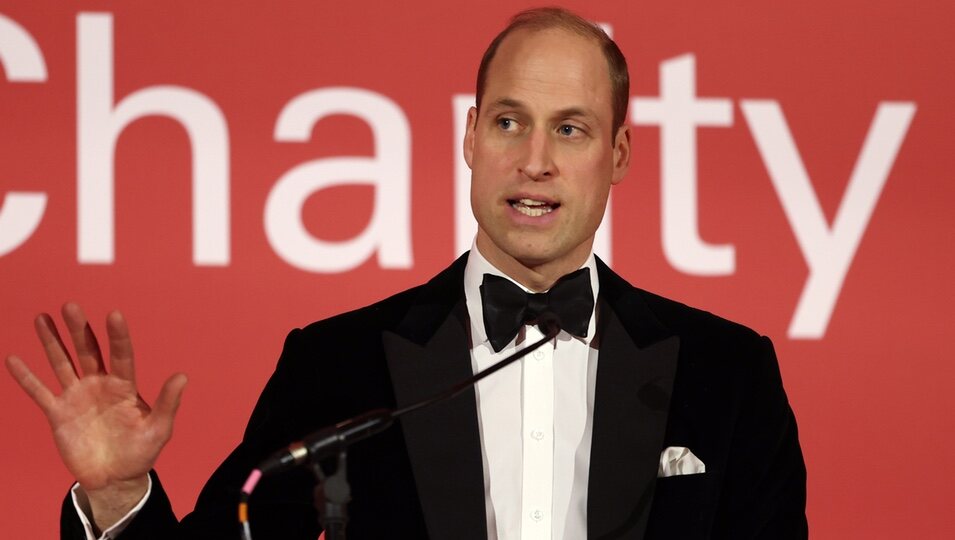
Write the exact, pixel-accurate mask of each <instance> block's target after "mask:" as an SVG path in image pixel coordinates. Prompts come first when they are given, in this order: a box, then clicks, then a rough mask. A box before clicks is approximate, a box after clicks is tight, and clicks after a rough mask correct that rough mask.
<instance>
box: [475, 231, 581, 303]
mask: <svg viewBox="0 0 955 540" xmlns="http://www.w3.org/2000/svg"><path fill="white" fill-rule="evenodd" d="M483 240H485V239H484V238H483V236H482V235H478V238H477V247H478V249H479V250H480V252H481V255H483V256H484V258H485V259H487V261H488V262H489V263H491V264H492V265H494V267H495V268H497V269H498V270H500V271H501V272H503V273H504V274H505V275H506V276H508V277H509V278H511V279H513V280H514V281H516V282H518V283H520V284H521V285H523V286H524V287H527V288H528V289H529V290H531V291H533V292H541V291H546V290H548V289H550V288H551V287H552V286H553V285H554V283H556V282H557V280H558V279H560V278H562V277H564V276H565V275H567V274H569V273H571V272H573V271H574V270H577V269H578V268H580V267H581V266H583V264H584V263H585V262H586V261H587V257H588V256H590V249H591V245H581V246H579V247H578V249H575V250H574V251H573V252H571V253H569V254H567V255H566V256H564V257H561V258H559V259H554V260H548V261H533V260H520V259H517V258H515V257H512V256H511V255H508V254H507V253H504V252H503V251H502V250H501V249H499V248H497V247H496V246H494V245H493V243H491V242H490V241H489V240H488V241H483ZM488 244H490V245H488Z"/></svg>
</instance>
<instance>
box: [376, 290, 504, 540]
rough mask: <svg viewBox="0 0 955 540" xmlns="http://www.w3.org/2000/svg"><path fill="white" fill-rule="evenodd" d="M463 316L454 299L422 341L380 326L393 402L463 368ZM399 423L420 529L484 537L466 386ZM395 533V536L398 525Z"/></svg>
mask: <svg viewBox="0 0 955 540" xmlns="http://www.w3.org/2000/svg"><path fill="white" fill-rule="evenodd" d="M462 317H463V318H462ZM466 317H467V315H466V310H465V307H464V301H463V300H460V301H459V302H458V304H457V305H456V306H455V307H454V308H453V309H452V310H451V313H449V314H448V315H447V317H446V318H445V319H444V321H443V323H441V324H440V326H438V328H437V330H436V331H435V332H434V334H433V336H431V338H430V339H429V340H427V342H426V343H425V344H424V345H419V344H418V343H416V342H415V341H413V340H411V339H408V337H405V336H402V335H399V334H397V333H391V332H386V333H385V334H384V346H385V354H386V355H387V359H388V368H389V370H390V371H391V379H392V384H393V386H394V390H395V397H396V399H397V403H398V407H404V406H406V405H409V404H411V403H414V402H416V401H418V400H421V399H424V398H427V397H430V396H432V395H435V394H437V393H438V392H440V391H443V390H446V389H448V388H449V387H451V386H452V385H453V384H455V383H457V382H460V381H462V380H464V379H466V378H467V377H470V376H471V357H470V354H469V352H468V348H467V343H468V338H467V334H466V331H465V328H466V326H465V324H464V322H465V321H466V320H467V318H466ZM400 424H401V429H402V431H403V433H404V438H405V445H406V446H407V448H408V455H409V457H410V459H411V467H412V471H413V473H414V477H415V484H416V486H417V488H418V496H419V498H420V500H421V507H422V512H423V513H424V519H425V523H426V524H427V527H428V535H429V536H430V537H431V538H455V539H472V538H473V539H475V540H477V539H481V540H484V539H486V538H487V523H486V519H487V518H486V516H485V509H484V469H483V463H482V459H481V439H480V434H479V431H478V423H477V405H476V402H475V397H474V391H473V390H470V391H467V392H464V393H463V394H461V395H459V396H457V397H455V398H454V399H452V400H451V401H447V402H444V403H438V404H435V405H433V406H431V407H427V408H425V409H421V410H418V411H414V412H412V413H409V414H408V415H407V416H405V417H404V418H402V419H401V420H400ZM396 534H398V535H399V536H400V531H396Z"/></svg>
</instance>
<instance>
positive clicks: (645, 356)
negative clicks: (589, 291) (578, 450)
mask: <svg viewBox="0 0 955 540" xmlns="http://www.w3.org/2000/svg"><path fill="white" fill-rule="evenodd" d="M604 270H606V267H604ZM608 272H609V270H607V271H606V272H604V274H602V275H601V277H600V279H601V282H600V284H601V285H600V287H601V297H602V298H604V291H605V290H606V291H607V292H608V293H610V294H608V295H607V296H608V297H609V298H608V300H609V302H608V300H601V301H600V302H599V304H598V326H599V327H598V330H597V337H598V339H599V344H598V346H599V348H600V353H599V356H598V360H597V382H596V390H595V402H594V419H593V445H592V447H591V453H590V480H589V486H588V491H587V499H588V503H587V532H588V538H591V539H611V538H643V534H644V530H645V529H646V525H647V519H648V517H649V514H650V506H651V503H652V502H653V489H654V486H655V485H656V476H657V466H658V464H659V459H660V452H661V451H662V449H663V448H662V446H663V437H664V432H665V430H666V423H667V412H668V410H669V404H670V393H671V391H672V388H673V377H674V373H675V372H676V364H677V356H678V353H679V345H680V343H679V338H678V337H677V336H672V335H668V333H667V332H666V331H665V329H662V328H661V327H659V323H657V322H656V320H655V318H653V317H652V315H651V314H649V313H641V309H643V310H646V306H645V304H643V303H642V300H641V299H639V298H636V297H635V293H634V292H629V294H623V295H618V294H617V293H618V292H620V291H615V288H616V285H618V284H617V283H611V281H612V280H611V279H608V276H607V275H606V274H607V273H608ZM612 277H613V278H615V279H616V280H618V281H619V282H620V283H625V282H623V280H621V279H620V278H619V277H617V276H616V275H615V274H614V275H613V276H612ZM605 285H606V286H607V287H605ZM627 288H628V289H629V291H633V289H632V288H630V287H629V285H628V286H627ZM618 300H623V301H618ZM611 306H613V307H611ZM634 306H636V308H637V309H628V310H627V311H625V312H624V311H622V312H621V317H618V315H617V313H616V312H615V308H616V309H621V307H627V308H630V307H634ZM621 318H624V319H625V320H626V322H627V326H626V327H625V326H624V324H623V323H621ZM641 325H642V326H641ZM635 339H636V340H637V341H636V342H635ZM638 343H639V345H638Z"/></svg>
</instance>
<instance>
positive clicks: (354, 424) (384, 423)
mask: <svg viewBox="0 0 955 540" xmlns="http://www.w3.org/2000/svg"><path fill="white" fill-rule="evenodd" d="M394 421H395V416H394V415H393V414H392V411H389V410H388V409H373V410H370V411H368V412H366V413H363V414H360V415H358V416H356V417H354V418H349V419H348V420H345V421H343V422H339V423H337V424H335V425H334V426H330V427H326V428H323V429H320V430H318V431H315V432H313V433H311V434H309V435H307V436H306V437H305V438H304V439H302V440H301V441H296V442H294V443H292V444H290V445H288V446H287V447H286V448H283V449H281V450H279V451H277V452H275V453H274V454H272V455H271V456H269V457H268V458H266V459H265V461H263V462H262V463H260V464H259V467H258V468H259V471H261V472H262V474H263V475H269V474H272V473H276V472H279V471H283V470H286V469H291V468H293V467H297V466H298V465H301V464H302V463H305V462H306V461H307V460H308V459H309V458H311V459H322V458H325V457H328V456H332V455H336V454H338V453H339V452H341V451H342V450H344V449H345V448H348V447H349V446H351V445H352V444H354V443H356V442H358V441H360V440H362V439H366V438H368V437H371V436H372V435H375V434H376V433H381V432H382V431H384V430H386V429H388V428H389V427H390V426H391V424H393V423H394Z"/></svg>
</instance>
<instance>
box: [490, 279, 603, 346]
mask: <svg viewBox="0 0 955 540" xmlns="http://www.w3.org/2000/svg"><path fill="white" fill-rule="evenodd" d="M481 303H482V305H483V306H484V329H485V331H487V336H488V339H489V340H490V342H491V347H493V348H494V352H500V351H501V349H503V348H504V346H505V345H507V344H508V343H510V342H511V340H512V339H514V336H516V335H517V332H518V331H519V330H520V329H521V326H523V325H525V324H536V323H537V322H538V319H539V318H540V316H541V314H543V313H553V314H554V315H556V316H557V321H558V324H559V325H560V329H561V330H564V331H566V332H567V333H569V334H572V335H574V336H577V337H587V327H588V326H589V325H590V315H591V313H593V311H594V294H593V289H592V288H591V287H590V271H589V270H588V269H586V268H581V269H580V270H577V271H576V272H572V273H570V274H567V275H566V276H564V277H562V278H560V279H559V280H557V283H554V286H553V287H551V288H550V290H549V291H547V292H545V293H527V292H524V290H523V289H521V288H520V287H518V286H517V285H515V284H514V283H513V282H511V280H509V279H505V278H502V277H500V276H495V275H493V274H484V281H483V282H482V283H481Z"/></svg>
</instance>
